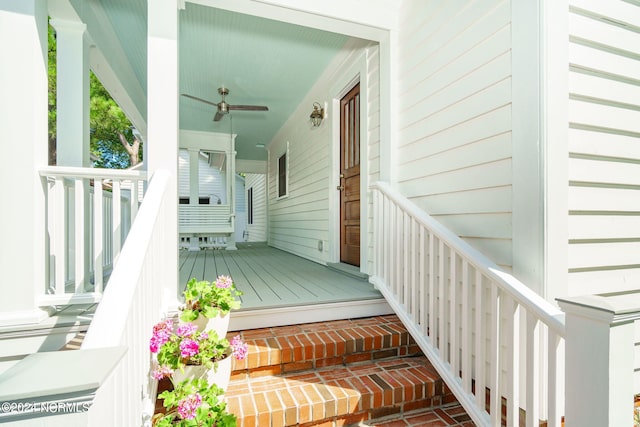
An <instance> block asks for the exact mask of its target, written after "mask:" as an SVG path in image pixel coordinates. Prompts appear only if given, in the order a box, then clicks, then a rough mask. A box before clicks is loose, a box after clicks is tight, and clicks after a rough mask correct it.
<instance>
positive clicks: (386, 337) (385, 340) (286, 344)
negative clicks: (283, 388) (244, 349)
mask: <svg viewBox="0 0 640 427" xmlns="http://www.w3.org/2000/svg"><path fill="white" fill-rule="evenodd" d="M240 334H241V336H242V338H243V340H244V341H245V342H246V343H247V344H248V345H249V353H248V357H247V358H246V359H245V360H242V361H234V365H233V368H232V369H233V374H232V379H234V380H235V379H241V378H244V377H257V376H263V375H280V374H287V373H291V372H299V371H304V370H308V369H318V368H324V367H327V366H337V365H345V364H350V363H357V362H364V361H372V360H382V359H386V358H393V357H404V356H408V355H415V354H420V349H419V348H418V346H417V345H416V344H415V342H414V341H413V339H412V338H411V336H410V335H409V334H408V333H407V331H406V329H405V328H404V326H403V325H402V322H400V320H399V319H398V318H397V316H394V315H391V316H378V317H373V318H364V319H351V320H338V321H331V322H323V323H310V324H302V325H294V326H284V327H274V328H264V329H254V330H249V331H243V332H241V333H240ZM231 335H233V333H230V336H231Z"/></svg>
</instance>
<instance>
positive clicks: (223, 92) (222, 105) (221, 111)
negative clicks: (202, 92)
mask: <svg viewBox="0 0 640 427" xmlns="http://www.w3.org/2000/svg"><path fill="white" fill-rule="evenodd" d="M218 94H219V95H220V97H221V98H222V100H221V101H220V102H218V103H215V102H211V101H207V100H206V99H202V98H198V97H197V96H193V95H189V94H187V93H183V94H182V96H184V97H186V98H190V99H193V100H195V101H199V102H204V103H205V104H208V105H213V106H214V107H217V108H218V111H217V112H216V115H215V116H214V117H213V121H214V122H218V121H220V120H221V119H222V118H223V117H224V116H225V115H226V114H229V112H230V111H269V107H266V106H264V105H231V104H229V103H228V102H227V101H226V100H225V97H226V96H227V95H229V89H227V88H226V87H224V86H222V87H219V88H218Z"/></svg>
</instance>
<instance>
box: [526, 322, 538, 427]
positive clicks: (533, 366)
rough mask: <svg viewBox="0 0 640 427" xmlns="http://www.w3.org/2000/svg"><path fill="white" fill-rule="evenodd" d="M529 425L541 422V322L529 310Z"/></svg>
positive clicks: (527, 357) (532, 425)
mask: <svg viewBox="0 0 640 427" xmlns="http://www.w3.org/2000/svg"><path fill="white" fill-rule="evenodd" d="M526 317H527V336H526V342H527V354H526V360H527V374H526V375H527V377H526V378H527V379H526V380H527V396H526V401H527V427H534V426H536V427H537V426H538V425H539V422H540V412H539V411H540V354H539V350H540V322H539V321H538V318H537V317H535V316H534V315H533V313H531V312H527V316H526Z"/></svg>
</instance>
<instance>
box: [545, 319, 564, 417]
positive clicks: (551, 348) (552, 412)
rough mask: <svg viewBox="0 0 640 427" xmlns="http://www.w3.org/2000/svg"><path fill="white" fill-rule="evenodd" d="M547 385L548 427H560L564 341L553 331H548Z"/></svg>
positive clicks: (562, 396) (562, 405) (562, 401)
mask: <svg viewBox="0 0 640 427" xmlns="http://www.w3.org/2000/svg"><path fill="white" fill-rule="evenodd" d="M547 340H548V350H547V351H548V361H547V363H548V364H549V369H548V372H547V383H548V384H549V396H548V399H547V401H548V402H549V408H548V414H549V416H548V424H547V426H548V427H561V425H562V416H563V415H564V413H563V411H562V409H563V408H564V379H563V377H562V375H561V374H560V372H561V368H562V364H563V361H564V341H563V340H562V337H560V336H559V335H558V334H557V333H556V332H555V331H553V330H551V328H549V329H548V332H547Z"/></svg>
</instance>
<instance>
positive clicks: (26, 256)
mask: <svg viewBox="0 0 640 427" xmlns="http://www.w3.org/2000/svg"><path fill="white" fill-rule="evenodd" d="M0 52H2V66H0V94H2V95H0V140H1V141H3V142H2V144H3V146H4V153H3V154H4V155H3V156H0V183H1V184H0V200H2V201H3V205H4V208H3V209H0V236H2V239H0V295H2V298H0V324H2V325H4V326H6V325H13V324H25V323H35V322H38V321H40V320H41V319H42V318H44V317H46V313H45V312H44V311H41V310H39V309H37V307H36V306H35V298H36V295H37V294H41V293H44V291H45V285H46V283H45V246H44V243H45V238H46V235H45V207H44V185H43V182H42V180H41V179H40V177H39V175H38V169H39V168H41V167H44V166H47V161H48V158H47V151H48V150H47V144H48V138H47V127H48V124H47V1H46V0H21V1H15V0H0Z"/></svg>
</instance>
